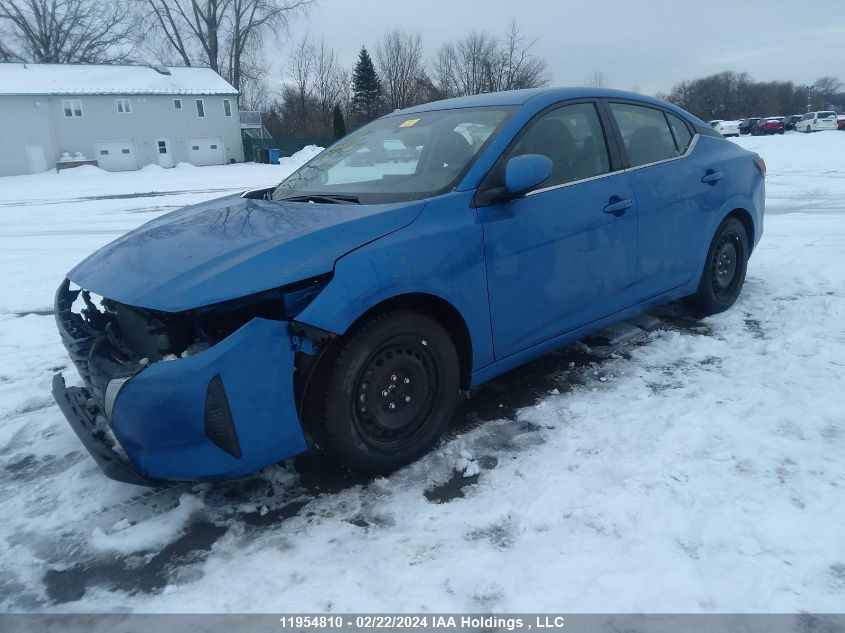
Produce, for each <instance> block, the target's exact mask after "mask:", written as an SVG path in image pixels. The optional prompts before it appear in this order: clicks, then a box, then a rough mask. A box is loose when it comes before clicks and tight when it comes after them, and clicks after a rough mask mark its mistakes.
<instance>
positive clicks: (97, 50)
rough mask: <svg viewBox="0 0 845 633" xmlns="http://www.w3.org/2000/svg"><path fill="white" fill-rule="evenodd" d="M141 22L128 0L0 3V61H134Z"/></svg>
mask: <svg viewBox="0 0 845 633" xmlns="http://www.w3.org/2000/svg"><path fill="white" fill-rule="evenodd" d="M136 22H137V20H136V15H135V13H134V12H133V10H132V7H131V5H130V4H129V3H128V2H125V1H124V0H111V1H109V2H98V1H97V0H0V36H1V37H2V40H0V59H3V60H6V61H30V62H42V63H88V64H91V63H118V62H125V61H128V60H130V59H131V57H132V51H133V46H132V44H133V42H134V40H135V34H136V33H137V28H136V27H135V24H136Z"/></svg>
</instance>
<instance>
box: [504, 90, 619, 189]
mask: <svg viewBox="0 0 845 633" xmlns="http://www.w3.org/2000/svg"><path fill="white" fill-rule="evenodd" d="M523 154H541V155H543V156H548V157H549V159H551V161H552V175H551V177H550V178H549V180H548V181H546V183H545V184H544V185H543V186H544V187H553V186H555V185H560V184H564V183H567V182H572V181H574V180H583V179H584V178H591V177H593V176H600V175H601V174H606V173H607V172H609V171H610V160H609V158H608V154H607V145H606V143H605V140H604V131H603V130H602V126H601V122H600V120H599V116H598V113H597V112H596V107H595V105H593V104H592V103H577V104H573V105H567V106H562V107H560V108H555V109H554V110H551V111H550V112H547V113H546V114H543V115H542V116H540V118H538V119H537V120H535V121H533V122H532V123H530V124H529V127H528V129H527V130H526V131H525V133H524V134H523V135H522V138H520V139H519V141H518V142H517V143H516V145H514V146H513V147H512V148H511V150H510V151H509V152H508V153H507V155H506V156H505V157H504V158H505V160H507V159H510V158H513V157H514V156H522V155H523Z"/></svg>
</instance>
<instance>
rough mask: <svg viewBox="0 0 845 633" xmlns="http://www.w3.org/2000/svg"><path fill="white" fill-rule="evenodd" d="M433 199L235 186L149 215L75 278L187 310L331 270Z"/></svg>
mask: <svg viewBox="0 0 845 633" xmlns="http://www.w3.org/2000/svg"><path fill="white" fill-rule="evenodd" d="M423 206H424V203H423V202H412V203H407V202H406V203H400V204H389V205H386V204H381V205H356V204H349V205H346V204H312V203H302V202H275V201H267V200H254V199H248V198H241V197H240V196H228V197H225V198H220V199H217V200H212V201H211V202H206V203H203V204H198V205H194V206H190V207H185V208H184V209H180V210H178V211H174V212H172V213H168V214H167V215H164V216H162V217H160V218H157V219H155V220H153V221H151V222H148V223H147V224H145V225H143V226H141V227H140V228H138V229H136V230H134V231H132V232H131V233H127V234H126V235H124V236H123V237H121V238H119V239H117V240H115V241H114V242H112V243H111V244H108V245H106V246H104V247H103V248H101V249H100V250H99V251H97V252H95V253H94V254H92V255H90V256H89V257H88V258H86V259H85V260H83V261H82V262H81V263H80V264H78V265H77V266H76V267H75V268H74V269H73V270H71V271H70V272H69V273H68V278H69V279H70V280H71V281H72V282H73V283H75V284H77V285H78V286H80V287H82V288H85V289H86V290H90V291H91V292H94V293H96V294H99V295H101V296H104V297H108V298H109V299H113V300H115V301H118V302H120V303H125V304H127V305H133V306H138V307H143V308H150V309H154V310H163V311H166V312H180V311H182V310H188V309H191V308H197V307H201V306H206V305H211V304H213V303H219V302H221V301H227V300H230V299H235V298H238V297H243V296H246V295H250V294H253V293H256V292H261V291H263V290H268V289H270V288H276V287H279V286H283V285H285V284H289V283H293V282H297V281H302V280H303V279H308V278H310V277H314V276H316V275H321V274H324V273H329V272H331V271H332V269H333V268H334V263H335V261H336V260H337V259H338V258H339V257H342V256H343V255H345V254H346V253H348V252H349V251H351V250H354V249H355V248H358V247H359V246H361V245H363V244H366V243H367V242H370V241H372V240H375V239H378V238H379V237H382V236H384V235H387V234H388V233H391V232H393V231H396V230H398V229H400V228H402V227H403V226H407V225H408V224H410V223H411V222H413V220H414V219H415V218H416V217H417V215H419V213H420V211H421V210H422V208H423Z"/></svg>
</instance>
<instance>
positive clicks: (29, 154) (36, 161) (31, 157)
mask: <svg viewBox="0 0 845 633" xmlns="http://www.w3.org/2000/svg"><path fill="white" fill-rule="evenodd" d="M26 159H27V162H28V163H29V173H30V174H40V173H41V172H44V171H47V159H46V158H44V146H43V145H41V143H29V144H27V146H26Z"/></svg>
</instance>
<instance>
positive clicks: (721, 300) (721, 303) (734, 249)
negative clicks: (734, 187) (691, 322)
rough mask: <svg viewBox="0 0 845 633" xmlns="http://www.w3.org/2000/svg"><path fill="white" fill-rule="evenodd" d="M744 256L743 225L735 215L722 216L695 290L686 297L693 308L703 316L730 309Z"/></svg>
mask: <svg viewBox="0 0 845 633" xmlns="http://www.w3.org/2000/svg"><path fill="white" fill-rule="evenodd" d="M748 256H749V247H748V235H747V233H746V231H745V226H744V225H743V224H742V222H740V221H739V220H738V219H737V218H735V217H728V218H725V220H724V221H723V222H722V224H721V225H719V228H718V229H717V230H716V235H715V237H714V238H713V241H712V242H711V244H710V248H709V250H708V251H707V261H706V262H705V265H704V272H703V273H702V275H701V281H700V283H699V285H698V291H697V292H696V293H695V294H694V295H692V296H691V297H689V303H690V304H691V305H692V306H693V308H695V309H696V310H698V311H699V312H701V313H702V314H705V315H707V314H716V313H719V312H724V311H725V310H727V309H728V308H730V307H731V306H732V305H733V304H734V302H735V301H736V300H737V297H739V293H740V291H741V290H742V285H743V283H744V282H745V273H746V270H747V268H748Z"/></svg>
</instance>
